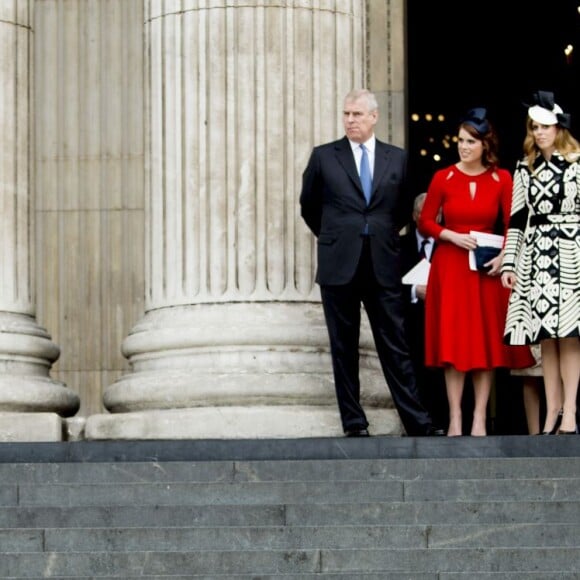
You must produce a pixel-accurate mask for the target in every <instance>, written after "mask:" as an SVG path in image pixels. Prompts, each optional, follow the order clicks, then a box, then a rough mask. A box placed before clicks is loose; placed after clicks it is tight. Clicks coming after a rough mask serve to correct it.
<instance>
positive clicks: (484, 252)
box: [473, 246, 501, 272]
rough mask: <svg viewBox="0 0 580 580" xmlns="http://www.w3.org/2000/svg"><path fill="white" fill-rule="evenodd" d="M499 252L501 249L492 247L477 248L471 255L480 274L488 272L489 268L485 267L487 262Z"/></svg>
mask: <svg viewBox="0 0 580 580" xmlns="http://www.w3.org/2000/svg"><path fill="white" fill-rule="evenodd" d="M500 252H501V248H494V247H493V246H477V247H476V248H475V250H473V253H474V254H475V266H476V268H477V269H478V270H480V271H481V272H489V270H490V269H491V268H490V267H489V266H485V264H486V263H487V262H489V261H490V260H492V259H493V258H495V257H496V256H497V255H498V254H499V253H500Z"/></svg>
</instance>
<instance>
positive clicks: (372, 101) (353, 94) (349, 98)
mask: <svg viewBox="0 0 580 580" xmlns="http://www.w3.org/2000/svg"><path fill="white" fill-rule="evenodd" d="M359 99H364V100H365V101H366V103H367V107H368V110H369V111H376V110H377V109H378V108H379V104H378V102H377V98H376V97H375V94H374V93H371V91H369V90H368V89H354V90H352V91H350V92H349V93H348V95H346V97H345V98H344V102H345V103H352V102H353V101H358V100H359Z"/></svg>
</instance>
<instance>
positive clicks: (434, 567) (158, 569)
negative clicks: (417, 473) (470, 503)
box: [0, 547, 580, 578]
mask: <svg viewBox="0 0 580 580" xmlns="http://www.w3.org/2000/svg"><path fill="white" fill-rule="evenodd" d="M578 570H580V550H578V549H577V548H562V547H557V548H549V547H532V548H513V547H509V548H485V549H483V548H465V547H461V548H429V549H402V550H398V549H389V548H385V549H376V550H372V549H371V550H369V549H355V550H352V549H345V550H333V549H310V550H203V551H189V552H172V551H162V552H160V551H150V552H148V551H141V552H126V553H124V552H110V551H107V552H92V553H91V552H86V553H84V552H81V553H79V552H71V553H63V552H51V553H44V554H39V553H27V554H15V553H10V552H8V553H4V554H2V558H0V577H2V578H30V577H47V576H51V577H52V576H67V575H68V576H70V575H71V574H74V576H73V577H75V578H78V577H82V576H91V577H94V578H96V577H107V578H126V577H127V576H128V575H133V576H140V577H143V576H147V575H157V576H160V577H162V576H172V575H183V574H184V573H187V574H188V575H190V576H194V575H196V574H197V575H200V574H201V575H203V574H205V575H213V576H215V577H219V576H220V575H222V576H224V575H225V576H230V575H234V574H253V575H254V577H259V578H262V575H264V574H278V575H280V574H292V575H302V574H321V573H342V574H345V573H349V572H350V573H351V575H352V578H358V577H359V574H360V573H366V574H368V573H374V574H377V573H381V572H382V573H385V574H387V573H388V574H390V573H391V572H406V573H407V574H408V575H409V577H410V578H414V576H413V575H414V574H416V573H427V572H431V573H432V574H434V573H435V572H436V573H437V575H436V576H435V575H434V576H433V578H443V577H444V576H443V575H442V574H445V573H461V574H466V573H478V574H480V573H482V572H485V573H490V572H494V573H498V572H501V573H519V574H523V573H528V572H536V573H537V572H545V573H546V574H554V573H555V572H556V571H557V572H558V573H566V574H577V573H578ZM471 577H473V574H472V575H471ZM560 577H561V576H560ZM385 578H389V576H385Z"/></svg>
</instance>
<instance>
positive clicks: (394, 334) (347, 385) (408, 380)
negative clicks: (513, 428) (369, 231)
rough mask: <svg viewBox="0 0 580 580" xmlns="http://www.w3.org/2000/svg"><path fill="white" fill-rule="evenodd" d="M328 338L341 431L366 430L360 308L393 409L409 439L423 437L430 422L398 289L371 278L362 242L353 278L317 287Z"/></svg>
mask: <svg viewBox="0 0 580 580" xmlns="http://www.w3.org/2000/svg"><path fill="white" fill-rule="evenodd" d="M320 291H321V297H322V305H323V308H324V316H325V319H326V326H327V328H328V334H329V339H330V349H331V356H332V367H333V372H334V384H335V389H336V397H337V402H338V408H339V411H340V417H341V420H342V426H343V429H344V430H345V431H347V430H351V429H361V428H366V427H367V426H368V421H367V418H366V415H365V413H364V410H363V408H362V406H361V404H360V378H359V338H360V323H361V303H362V304H364V307H365V310H366V312H367V316H368V318H369V323H370V326H371V330H372V333H373V338H374V341H375V347H376V349H377V354H378V357H379V360H380V363H381V367H382V369H383V373H384V375H385V379H386V381H387V384H388V386H389V389H390V391H391V396H392V398H393V402H394V403H395V407H396V408H397V411H398V413H399V416H400V418H401V421H402V422H403V426H404V427H405V431H406V432H407V434H408V435H412V436H414V435H425V434H426V433H427V432H428V430H429V429H430V427H431V426H432V424H431V418H430V417H429V414H428V412H427V410H426V409H425V408H424V407H423V405H422V403H421V401H420V398H419V393H418V390H417V385H416V382H415V375H414V372H413V364H412V362H411V358H410V355H409V348H408V345H407V341H406V338H405V332H404V321H403V316H404V314H403V301H402V296H401V290H400V286H399V288H398V289H396V290H393V289H387V288H384V287H382V286H380V285H379V284H378V282H377V280H376V277H375V274H374V270H373V266H372V261H371V256H370V244H369V242H368V240H365V243H364V244H363V251H362V254H361V258H360V261H359V264H358V267H357V270H356V273H355V275H354V277H353V279H352V280H351V281H350V282H349V283H348V284H344V285H340V286H326V285H321V287H320Z"/></svg>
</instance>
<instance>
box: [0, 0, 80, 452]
mask: <svg viewBox="0 0 580 580" xmlns="http://www.w3.org/2000/svg"><path fill="white" fill-rule="evenodd" d="M33 7H34V2H33V0H3V1H2V2H1V3H0V91H1V99H0V140H1V147H0V201H1V208H2V210H1V211H0V236H1V237H2V241H1V248H2V249H1V251H0V440H4V441H6V440H11V441H14V440H24V441H43V440H46V441H59V440H61V439H62V425H61V419H60V417H61V416H70V415H74V414H75V413H76V411H77V410H78V408H79V399H78V396H77V395H76V394H74V393H73V392H72V391H71V390H69V389H68V388H67V387H66V386H65V385H64V384H63V383H60V382H58V381H55V380H53V379H51V378H50V376H49V371H50V369H51V366H52V364H53V363H54V362H55V361H56V360H57V358H58V356H59V354H60V351H59V348H58V347H57V346H56V345H55V344H54V343H53V342H52V340H51V338H50V336H49V335H48V333H47V331H46V330H45V329H44V328H41V327H40V326H39V325H38V324H37V322H36V319H35V316H36V312H35V298H34V281H33V278H34V276H33V273H34V261H33V256H32V252H31V250H32V249H33V248H34V244H33V232H34V223H33V211H32V208H33V191H32V189H33V187H32V184H33V171H32V168H33V138H32V127H33V119H32V102H31V94H32V82H31V79H32V67H31V62H32V45H33V31H32V21H33V20H32V14H33Z"/></svg>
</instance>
